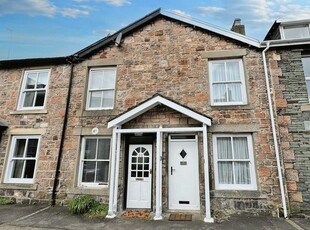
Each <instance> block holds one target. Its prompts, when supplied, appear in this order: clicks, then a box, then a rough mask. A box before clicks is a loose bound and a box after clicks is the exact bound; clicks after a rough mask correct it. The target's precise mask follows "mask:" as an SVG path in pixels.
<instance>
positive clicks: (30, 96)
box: [23, 92, 35, 107]
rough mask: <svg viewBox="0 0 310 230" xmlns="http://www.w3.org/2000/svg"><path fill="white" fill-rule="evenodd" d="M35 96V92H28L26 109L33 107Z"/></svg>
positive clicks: (25, 101) (25, 102)
mask: <svg viewBox="0 0 310 230" xmlns="http://www.w3.org/2000/svg"><path fill="white" fill-rule="evenodd" d="M34 96H35V92H26V93H25V100H24V105H23V106H24V107H32V106H33V100H34Z"/></svg>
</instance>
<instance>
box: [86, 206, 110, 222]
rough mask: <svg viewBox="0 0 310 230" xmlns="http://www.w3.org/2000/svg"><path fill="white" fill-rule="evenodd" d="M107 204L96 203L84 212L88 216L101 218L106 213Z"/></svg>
mask: <svg viewBox="0 0 310 230" xmlns="http://www.w3.org/2000/svg"><path fill="white" fill-rule="evenodd" d="M108 210H109V206H108V205H107V204H100V203H96V205H95V206H94V207H92V208H91V209H90V210H89V212H88V213H87V214H86V215H87V216H88V217H89V218H100V219H103V218H105V217H106V215H107V214H108Z"/></svg>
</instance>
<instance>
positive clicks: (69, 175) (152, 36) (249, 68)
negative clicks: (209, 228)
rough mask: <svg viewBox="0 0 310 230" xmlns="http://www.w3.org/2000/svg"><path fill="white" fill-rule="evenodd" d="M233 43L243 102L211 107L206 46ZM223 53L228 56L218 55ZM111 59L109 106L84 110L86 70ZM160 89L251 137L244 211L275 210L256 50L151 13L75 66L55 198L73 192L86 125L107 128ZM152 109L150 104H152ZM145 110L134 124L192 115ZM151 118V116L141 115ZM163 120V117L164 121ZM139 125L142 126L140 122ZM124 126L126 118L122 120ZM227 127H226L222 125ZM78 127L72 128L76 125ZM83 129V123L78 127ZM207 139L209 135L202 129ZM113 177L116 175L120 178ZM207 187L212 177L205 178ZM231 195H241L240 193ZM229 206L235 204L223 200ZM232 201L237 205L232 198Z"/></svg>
mask: <svg viewBox="0 0 310 230" xmlns="http://www.w3.org/2000/svg"><path fill="white" fill-rule="evenodd" d="M232 50H237V51H239V50H242V52H241V53H240V55H236V56H235V58H242V59H243V62H244V65H245V76H246V88H247V94H248V95H247V98H248V104H247V105H243V106H220V107H216V106H211V103H210V94H209V92H210V85H209V77H208V57H209V56H210V55H208V54H209V52H212V56H213V57H214V53H217V52H218V53H220V54H221V55H222V56H221V57H217V58H223V59H225V58H227V57H228V58H233V57H232V56H230V53H231V51H232ZM226 53H227V56H225V55H226ZM96 66H98V67H103V66H117V80H116V82H117V83H116V94H115V96H116V97H115V108H114V109H113V110H109V111H95V112H93V111H86V110H85V101H86V91H87V80H88V70H89V68H91V67H96ZM155 93H160V94H162V95H163V96H165V97H168V98H170V99H172V100H174V101H176V102H177V103H180V104H182V105H185V106H188V107H190V108H192V109H194V110H195V111H197V112H199V113H202V114H205V115H207V116H210V117H212V119H213V122H212V126H217V127H218V129H217V131H214V132H222V133H236V132H238V130H239V127H241V126H242V127H256V128H255V130H253V128H248V129H243V130H242V132H244V133H251V134H252V137H253V145H254V146H253V148H254V158H255V163H256V172H257V175H256V176H257V183H258V193H259V195H257V194H252V195H250V196H248V197H249V199H248V200H247V202H250V201H249V200H251V202H252V201H253V203H251V205H250V206H249V205H245V206H244V207H245V208H244V210H250V211H251V210H256V209H257V208H256V207H257V205H256V203H255V201H256V200H258V199H260V201H261V203H259V204H258V207H259V208H258V209H260V210H262V209H264V210H266V209H270V210H276V209H277V208H278V207H279V206H280V204H281V202H280V195H279V194H280V192H279V186H278V175H277V168H276V162H275V155H274V151H273V141H272V135H271V129H270V118H269V112H268V104H267V96H266V87H265V81H264V73H263V65H262V56H261V51H260V50H256V49H254V48H249V47H248V46H244V45H243V44H242V43H239V42H234V41H232V40H230V39H228V38H225V37H222V36H218V35H216V34H214V33H212V32H206V31H204V30H200V29H199V28H197V27H192V26H188V25H185V24H181V23H179V22H176V21H172V20H171V21H170V20H166V19H163V18H158V19H156V20H154V21H153V22H152V23H149V24H148V25H145V26H143V27H141V28H139V29H137V30H136V31H134V32H133V33H132V34H131V35H128V36H125V37H124V38H123V40H122V44H121V46H119V47H116V46H114V45H111V46H107V47H105V48H104V49H103V50H101V51H99V52H98V53H97V54H95V55H93V56H92V57H91V58H89V59H88V60H85V61H81V63H79V64H77V65H75V67H74V78H73V90H72V95H71V104H70V111H69V121H68V128H67V130H66V141H65V148H64V158H63V161H62V165H61V181H60V194H59V195H60V196H59V199H60V200H61V199H66V194H70V196H71V195H74V194H79V193H81V192H82V191H83V189H80V188H77V171H78V162H79V160H78V159H79V155H80V140H81V137H82V136H83V135H91V132H90V130H91V129H92V128H93V127H98V128H99V130H100V132H102V133H101V135H111V130H109V129H107V121H109V120H110V119H112V118H114V117H115V116H117V115H118V114H120V113H123V112H125V111H127V110H128V109H130V108H132V107H133V106H136V105H138V104H139V103H141V102H143V101H145V100H147V99H149V98H150V97H152V96H153V95H154V94H155ZM151 112H152V111H151ZM149 114H150V113H148V114H145V115H143V116H141V117H139V118H137V121H136V122H135V124H134V126H135V127H149V126H152V127H153V126H158V125H159V124H162V122H163V123H164V124H166V125H169V126H174V125H178V124H184V123H186V124H187V125H191V124H189V123H190V122H192V121H187V120H188V118H186V117H183V116H182V115H181V116H179V117H170V118H169V119H168V118H166V117H164V116H163V115H162V114H161V113H153V114H152V116H150V117H147V116H148V115H149ZM147 119H150V120H151V121H152V122H151V123H150V122H144V120H147ZM167 119H168V120H167ZM146 124H147V125H148V126H146ZM127 125H129V124H127ZM226 127H229V128H226ZM77 130H79V131H77ZM83 130H88V132H87V131H85V132H84V131H83ZM209 136H210V138H211V135H209ZM122 143H123V142H122ZM209 143H210V146H209V151H210V152H209V154H210V159H211V160H210V177H211V179H213V161H212V146H211V145H212V143H211V139H210V140H209ZM119 181H120V182H121V181H122V180H119ZM107 189H108V188H103V189H99V190H98V191H97V192H96V194H103V197H104V196H105V195H104V194H107V193H108V191H107ZM211 189H214V183H213V182H212V180H211ZM232 199H239V200H241V199H242V194H241V195H240V196H239V197H238V196H233V197H232ZM229 206H230V207H231V206H233V207H231V208H232V209H235V208H236V206H235V204H233V203H231V205H229ZM237 206H238V207H239V206H240V205H237Z"/></svg>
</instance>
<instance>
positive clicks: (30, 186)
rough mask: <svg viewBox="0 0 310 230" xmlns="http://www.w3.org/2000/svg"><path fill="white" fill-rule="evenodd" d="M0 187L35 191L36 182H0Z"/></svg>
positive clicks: (36, 187)
mask: <svg viewBox="0 0 310 230" xmlns="http://www.w3.org/2000/svg"><path fill="white" fill-rule="evenodd" d="M0 189H13V190H15V189H16V190H32V191H35V190H37V189H38V185H37V184H15V183H14V184H9V183H5V184H0Z"/></svg>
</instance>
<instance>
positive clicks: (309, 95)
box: [306, 80, 310, 99]
mask: <svg viewBox="0 0 310 230" xmlns="http://www.w3.org/2000/svg"><path fill="white" fill-rule="evenodd" d="M306 84H307V91H308V98H309V99H310V80H309V81H306Z"/></svg>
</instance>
